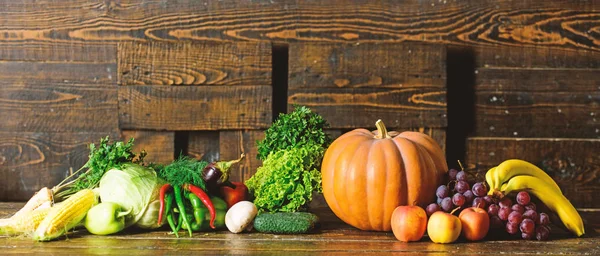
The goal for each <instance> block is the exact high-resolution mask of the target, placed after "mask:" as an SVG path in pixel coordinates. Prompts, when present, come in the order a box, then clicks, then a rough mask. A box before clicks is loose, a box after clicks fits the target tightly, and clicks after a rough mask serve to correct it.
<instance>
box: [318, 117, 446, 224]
mask: <svg viewBox="0 0 600 256" xmlns="http://www.w3.org/2000/svg"><path fill="white" fill-rule="evenodd" d="M375 125H376V126H377V131H376V132H371V131H368V130H366V129H356V130H353V131H350V132H348V133H345V134H344V135H342V136H340V137H339V138H337V139H336V140H335V141H334V142H333V143H332V144H331V146H330V147H329V148H328V149H327V151H326V152H325V156H324V157H323V163H322V165H321V174H322V178H323V180H322V182H323V195H324V197H325V200H326V201H327V204H328V205H329V207H330V208H331V209H332V210H333V212H334V213H335V215H337V216H338V217H339V218H340V219H341V220H343V221H344V222H346V223H348V224H350V225H352V226H354V227H356V228H359V229H362V230H376V231H390V230H391V217H392V213H393V211H394V209H396V207H397V206H399V205H419V206H421V207H425V206H426V204H428V203H431V202H433V201H434V199H435V190H436V187H437V186H438V185H439V184H441V182H442V181H443V177H444V174H445V173H446V172H447V171H448V166H447V164H446V158H445V156H444V153H443V152H442V149H441V148H440V146H439V145H438V144H437V143H436V142H435V141H434V140H433V139H432V138H431V137H429V136H428V135H426V134H423V133H419V132H411V131H407V132H402V133H400V134H398V135H397V136H393V137H392V136H390V133H388V132H387V130H386V128H385V125H384V124H383V122H382V121H381V120H378V121H377V122H376V124H375ZM396 134H397V133H396ZM392 135H393V134H392Z"/></svg>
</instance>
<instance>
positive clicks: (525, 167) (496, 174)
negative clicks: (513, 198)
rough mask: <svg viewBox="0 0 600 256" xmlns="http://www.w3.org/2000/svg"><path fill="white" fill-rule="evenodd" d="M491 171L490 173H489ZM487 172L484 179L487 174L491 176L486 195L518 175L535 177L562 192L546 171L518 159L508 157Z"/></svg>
mask: <svg viewBox="0 0 600 256" xmlns="http://www.w3.org/2000/svg"><path fill="white" fill-rule="evenodd" d="M490 171H491V173H489V172H490ZM490 171H488V173H486V174H485V176H486V180H487V179H488V176H490V178H491V180H492V181H491V182H490V181H488V183H489V185H490V190H489V192H488V195H492V194H493V193H494V191H495V190H499V189H500V187H501V186H502V184H504V183H505V182H507V181H508V180H510V179H511V178H512V177H515V176H519V175H527V176H533V177H537V178H539V179H540V180H542V181H543V182H545V183H547V184H549V185H550V186H551V187H552V188H554V189H555V190H556V191H558V192H559V193H562V192H561V190H560V187H558V184H556V182H555V181H554V180H553V179H552V177H550V176H549V175H548V174H547V173H546V172H544V171H543V170H542V169H540V168H538V167H537V166H535V165H533V164H531V163H529V162H527V161H523V160H519V159H510V160H506V161H504V162H502V163H501V164H500V165H498V166H497V167H496V169H494V170H492V169H490Z"/></svg>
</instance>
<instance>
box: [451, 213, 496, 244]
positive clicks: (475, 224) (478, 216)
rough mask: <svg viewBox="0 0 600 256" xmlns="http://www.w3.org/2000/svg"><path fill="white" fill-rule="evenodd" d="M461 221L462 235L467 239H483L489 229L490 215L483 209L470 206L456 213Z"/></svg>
mask: <svg viewBox="0 0 600 256" xmlns="http://www.w3.org/2000/svg"><path fill="white" fill-rule="evenodd" d="M458 218H459V219H460V222H461V223H462V232H463V236H464V237H465V238H466V239H467V240H469V241H479V240H481V239H483V238H484V237H485V236H486V235H487V233H488V231H489V230H490V217H489V215H488V214H487V212H486V211H485V210H484V209H481V208H478V207H470V208H467V209H464V210H463V211H462V212H461V213H460V215H458Z"/></svg>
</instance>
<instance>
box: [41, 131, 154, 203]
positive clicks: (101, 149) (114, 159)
mask: <svg viewBox="0 0 600 256" xmlns="http://www.w3.org/2000/svg"><path fill="white" fill-rule="evenodd" d="M132 148H133V138H131V139H130V140H129V141H128V142H127V143H124V142H122V141H117V142H115V143H112V144H111V143H110V139H109V136H106V137H105V138H101V139H100V145H98V147H96V145H95V144H94V143H91V144H90V154H89V160H88V161H87V162H86V163H85V165H83V166H82V167H81V168H80V169H79V170H77V171H76V172H74V173H73V174H72V175H70V176H69V177H67V178H65V179H64V180H63V181H62V182H61V183H59V184H58V185H57V186H55V187H54V188H52V192H53V193H54V199H55V200H57V201H61V200H64V199H66V198H67V197H69V196H70V195H72V194H74V193H76V192H77V191H79V190H82V189H87V188H90V189H91V188H94V187H96V186H97V185H98V183H99V182H100V179H101V178H102V176H103V175H104V173H106V172H107V171H108V170H110V169H112V168H119V167H120V166H121V164H123V163H130V162H134V161H136V162H143V158H144V157H145V156H146V153H145V152H143V151H142V152H141V153H140V155H139V157H138V159H135V157H136V154H134V153H133V152H132ZM84 169H87V170H86V171H85V172H84V173H82V174H79V176H77V177H76V178H75V179H72V178H73V177H75V175H77V174H78V173H79V172H81V171H82V170H84ZM71 179H72V180H71ZM69 180H70V181H69ZM67 181H69V182H67ZM65 182H67V183H65Z"/></svg>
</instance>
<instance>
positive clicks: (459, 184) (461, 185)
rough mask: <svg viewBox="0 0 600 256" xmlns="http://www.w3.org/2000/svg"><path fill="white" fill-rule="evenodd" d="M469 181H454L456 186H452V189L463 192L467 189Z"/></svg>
mask: <svg viewBox="0 0 600 256" xmlns="http://www.w3.org/2000/svg"><path fill="white" fill-rule="evenodd" d="M469 188H470V187H469V183H467V182H466V181H463V180H461V181H459V182H457V183H456V186H454V190H456V192H458V193H461V194H462V193H465V192H467V190H469Z"/></svg>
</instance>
